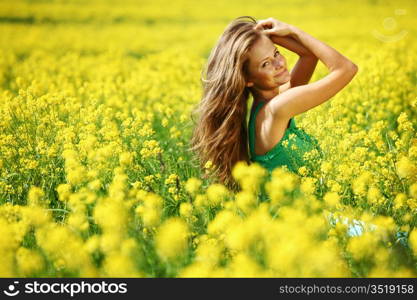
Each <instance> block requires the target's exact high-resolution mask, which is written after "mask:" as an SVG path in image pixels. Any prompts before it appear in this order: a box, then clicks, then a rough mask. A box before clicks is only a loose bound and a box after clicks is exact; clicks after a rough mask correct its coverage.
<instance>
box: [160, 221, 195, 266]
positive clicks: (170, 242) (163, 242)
mask: <svg viewBox="0 0 417 300" xmlns="http://www.w3.org/2000/svg"><path fill="white" fill-rule="evenodd" d="M189 234H190V232H189V229H188V226H187V223H185V222H184V221H183V220H182V219H180V218H177V217H172V218H170V219H168V220H166V221H165V222H164V223H163V224H162V225H161V226H160V227H159V228H158V231H157V232H156V236H155V245H156V251H157V253H158V255H159V256H160V257H161V258H162V259H166V260H170V259H175V258H176V257H178V256H179V255H181V254H184V252H185V251H186V250H187V248H188V237H189Z"/></svg>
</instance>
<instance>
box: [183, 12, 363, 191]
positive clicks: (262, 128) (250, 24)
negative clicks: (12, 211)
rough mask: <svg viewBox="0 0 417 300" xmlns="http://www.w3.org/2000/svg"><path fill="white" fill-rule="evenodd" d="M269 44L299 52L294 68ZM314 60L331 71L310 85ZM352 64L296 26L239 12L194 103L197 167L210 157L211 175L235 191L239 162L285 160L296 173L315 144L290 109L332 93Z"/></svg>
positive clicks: (353, 68)
mask: <svg viewBox="0 0 417 300" xmlns="http://www.w3.org/2000/svg"><path fill="white" fill-rule="evenodd" d="M274 44H278V45H280V46H282V47H285V48H287V49H289V50H290V51H293V52H295V53H297V54H298V56H299V59H298V61H297V63H296V65H295V66H294V68H293V69H292V70H291V72H289V71H288V69H287V65H286V60H285V58H284V57H283V56H282V54H280V53H279V51H278V50H277V48H276V47H275V45H274ZM318 59H320V60H321V61H322V62H323V63H324V65H325V66H326V67H327V68H328V69H329V71H330V73H329V74H328V75H327V76H325V77H324V78H322V79H320V80H318V81H316V82H313V83H310V84H307V83H308V82H309V80H310V78H311V76H312V74H313V71H314V69H315V67H316V65H317V61H318ZM357 70H358V68H357V66H356V65H355V64H354V63H353V62H351V61H350V60H349V59H347V58H346V57H344V56H343V55H342V54H340V53H339V52H337V51H336V50H335V49H333V48H331V47H330V46H328V45H326V44H325V43H323V42H321V41H319V40H317V39H315V38H314V37H312V36H311V35H309V34H307V33H305V32H304V31H302V30H301V29H298V28H297V27H295V26H293V25H290V24H286V23H284V22H280V21H278V20H276V19H273V18H268V19H266V20H261V21H259V22H257V21H256V20H255V19H253V18H252V17H248V16H243V17H239V18H237V19H235V20H234V21H232V22H231V23H230V24H229V25H228V26H227V28H226V29H225V31H224V33H223V34H222V35H221V36H220V38H219V40H218V41H217V44H216V45H215V47H214V48H213V50H212V52H211V53H210V56H209V58H208V62H207V65H206V70H205V71H206V78H205V79H204V78H202V81H203V97H202V99H201V102H200V103H199V104H198V106H197V108H196V109H195V110H194V113H197V114H198V115H199V119H198V122H197V124H196V127H195V129H194V132H193V137H192V140H191V144H192V148H191V150H196V151H197V152H198V154H199V158H200V165H201V166H203V165H204V164H205V163H206V162H208V161H211V162H212V163H213V165H214V173H213V175H214V176H215V178H218V179H219V180H220V181H221V183H223V184H225V185H226V186H228V187H229V188H231V189H233V190H237V189H238V185H237V183H236V182H235V181H234V179H233V177H232V175H231V172H232V169H233V166H234V165H235V164H236V163H237V162H238V161H246V162H247V163H250V161H253V162H259V163H260V164H261V165H262V166H264V167H265V168H267V169H268V170H269V171H272V170H273V169H274V168H275V167H278V166H287V167H288V169H289V170H291V171H294V172H296V171H297V170H298V168H299V167H301V166H302V165H305V164H307V163H308V162H307V161H306V160H303V153H305V152H307V151H310V150H312V149H318V150H320V148H319V146H318V143H317V141H316V140H315V139H314V138H312V137H310V136H308V135H307V134H306V133H305V132H304V131H302V130H300V129H299V128H297V127H296V126H295V122H294V116H296V115H299V114H301V113H303V112H306V111H308V110H309V109H312V108H314V107H316V106H318V105H320V104H322V103H323V102H325V101H327V100H328V99H330V98H331V97H333V96H334V95H335V94H336V93H337V92H339V91H340V90H341V89H342V88H343V87H345V86H346V85H347V84H348V83H349V82H350V81H351V80H352V78H353V77H354V76H355V74H356V72H357ZM250 95H252V97H253V105H252V110H251V116H250V121H249V134H248V130H247V126H246V114H247V101H248V98H249V96H250ZM248 138H249V140H248ZM248 146H249V151H248Z"/></svg>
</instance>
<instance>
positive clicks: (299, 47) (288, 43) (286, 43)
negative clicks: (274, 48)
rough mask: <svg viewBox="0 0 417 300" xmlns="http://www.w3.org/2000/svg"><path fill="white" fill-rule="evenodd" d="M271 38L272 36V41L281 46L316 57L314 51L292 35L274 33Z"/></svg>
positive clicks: (303, 54) (300, 54) (299, 53)
mask: <svg viewBox="0 0 417 300" xmlns="http://www.w3.org/2000/svg"><path fill="white" fill-rule="evenodd" d="M270 38H271V41H272V42H273V43H274V44H277V45H280V46H282V47H284V48H286V49H288V50H290V51H292V52H294V53H296V54H298V55H299V56H311V57H315V55H314V53H313V52H311V51H310V50H309V49H307V48H306V47H305V46H304V45H303V44H301V43H300V42H299V41H298V40H296V39H295V38H293V37H291V36H277V35H272V36H271V37H270Z"/></svg>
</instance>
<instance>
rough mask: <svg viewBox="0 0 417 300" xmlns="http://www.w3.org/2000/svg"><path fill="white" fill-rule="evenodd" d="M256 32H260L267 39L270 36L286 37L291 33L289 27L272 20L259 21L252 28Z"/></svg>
mask: <svg viewBox="0 0 417 300" xmlns="http://www.w3.org/2000/svg"><path fill="white" fill-rule="evenodd" d="M254 28H255V29H256V30H261V31H262V32H263V33H265V34H266V35H267V36H268V37H271V36H274V35H275V36H287V35H289V34H291V33H293V31H292V28H291V25H289V24H287V23H284V22H281V21H278V20H276V19H274V18H268V19H265V20H260V21H259V22H258V24H256V25H255V27H254Z"/></svg>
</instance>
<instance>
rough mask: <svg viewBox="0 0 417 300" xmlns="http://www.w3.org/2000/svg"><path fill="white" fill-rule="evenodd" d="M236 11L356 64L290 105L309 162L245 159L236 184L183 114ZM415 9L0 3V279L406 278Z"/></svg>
mask: <svg viewBox="0 0 417 300" xmlns="http://www.w3.org/2000/svg"><path fill="white" fill-rule="evenodd" d="M245 15H249V16H253V17H255V18H256V19H257V20H260V19H264V18H268V17H274V18H276V19H278V20H282V21H284V22H287V23H290V24H294V25H295V26H297V27H299V28H301V29H302V30H304V31H306V32H308V33H309V34H311V35H313V36H315V37H316V38H318V39H320V40H321V41H324V42H325V43H327V44H328V45H330V46H332V47H334V48H335V49H337V50H338V51H340V52H341V53H342V54H344V55H346V56H347V57H349V58H351V59H352V61H353V62H355V63H356V64H357V65H358V66H359V72H358V74H357V76H356V77H355V78H354V80H353V81H352V83H351V84H349V85H348V86H347V87H346V88H345V89H343V90H342V91H341V92H340V93H338V94H337V95H336V96H335V97H333V98H332V99H331V100H329V101H327V102H326V103H324V104H323V105H321V106H318V107H316V108H314V109H313V110H310V111H308V112H307V113H305V114H302V115H299V116H296V122H297V125H298V126H299V127H300V128H303V129H304V130H305V131H306V132H308V133H309V134H311V135H313V136H315V137H316V138H317V139H318V140H319V141H320V146H321V148H322V149H323V152H324V158H323V159H322V160H315V165H314V168H306V167H303V168H300V169H299V170H298V174H294V173H291V172H288V171H287V170H286V169H285V168H277V169H275V170H274V171H273V173H272V174H271V176H267V171H266V170H265V169H263V168H262V167H261V166H260V165H257V164H251V165H246V164H245V163H243V162H240V163H238V164H237V165H236V166H235V168H234V170H233V176H234V178H235V179H236V180H237V181H238V182H239V184H240V187H241V190H240V191H231V190H228V189H227V188H226V187H225V186H223V185H222V184H220V183H217V182H213V181H212V180H211V179H208V177H206V173H207V172H209V171H210V170H211V169H212V168H213V165H212V164H211V163H210V162H207V164H206V165H205V169H203V170H200V169H199V167H198V164H196V162H195V160H194V159H193V153H191V152H190V151H189V150H188V149H189V141H190V138H191V133H192V129H193V120H192V118H191V111H192V109H193V108H194V106H195V105H196V104H197V103H198V101H199V100H200V96H201V81H200V78H201V71H202V68H203V66H204V63H205V62H206V60H207V57H208V55H209V53H210V50H211V48H212V47H213V45H214V43H215V42H216V40H217V38H218V37H219V36H220V34H221V33H222V32H223V30H224V28H225V27H226V25H227V24H228V23H229V22H230V21H231V20H233V19H234V18H236V17H239V16H245ZM415 19H416V18H415V2H414V1H412V0H407V1H406V0H396V1H393V0H391V1H388V0H387V1H378V0H370V1H361V0H349V1H327V0H318V1H307V0H286V1H281V0H279V1H278V0H277V1H268V0H260V1H246V0H245V1H243V0H239V1H238V0H231V1H220V0H210V1H200V2H198V4H197V2H195V1H191V0H190V1H189V0H181V1H166V0H155V1H142V0H138V1H133V0H126V1H116V0H89V1H32V2H28V1H24V0H14V1H12V0H8V1H0V257H2V264H0V276H1V277H416V276H417V228H416V226H417V135H416V129H417V90H416V86H417V58H416V55H415V53H417V40H416V38H415V37H416V34H417V24H416V21H415ZM280 50H282V52H283V54H284V55H285V56H286V58H287V60H288V65H289V66H292V65H293V64H294V63H295V62H296V59H297V56H296V54H294V53H291V52H289V51H288V50H286V49H280ZM326 74H327V70H326V68H325V66H324V65H323V64H322V63H319V65H318V67H317V70H316V72H315V73H314V75H313V78H312V81H315V80H318V79H320V78H322V77H323V76H325V75H326ZM248 105H251V101H249V103H248ZM308 155H311V158H312V159H313V158H314V153H308ZM308 155H307V156H308Z"/></svg>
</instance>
